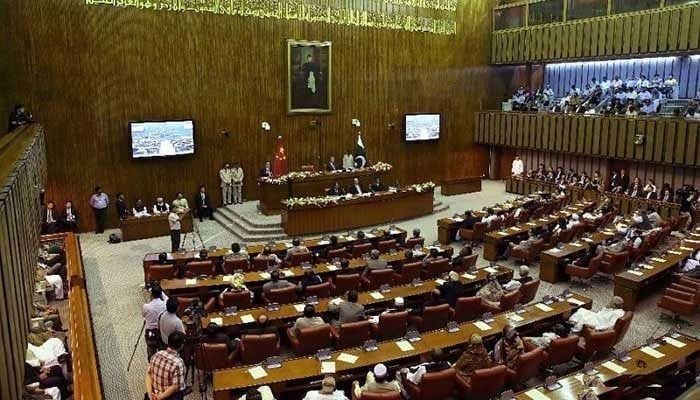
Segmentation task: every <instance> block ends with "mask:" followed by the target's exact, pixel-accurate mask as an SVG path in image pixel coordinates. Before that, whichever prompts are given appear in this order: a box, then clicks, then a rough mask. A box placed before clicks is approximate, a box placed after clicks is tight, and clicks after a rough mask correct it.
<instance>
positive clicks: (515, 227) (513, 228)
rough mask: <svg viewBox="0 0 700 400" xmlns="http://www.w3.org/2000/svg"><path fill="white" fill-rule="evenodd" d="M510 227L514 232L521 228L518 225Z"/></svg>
mask: <svg viewBox="0 0 700 400" xmlns="http://www.w3.org/2000/svg"><path fill="white" fill-rule="evenodd" d="M508 229H509V230H511V231H513V232H517V231H519V230H520V228H518V227H517V226H511V227H510V228H508Z"/></svg>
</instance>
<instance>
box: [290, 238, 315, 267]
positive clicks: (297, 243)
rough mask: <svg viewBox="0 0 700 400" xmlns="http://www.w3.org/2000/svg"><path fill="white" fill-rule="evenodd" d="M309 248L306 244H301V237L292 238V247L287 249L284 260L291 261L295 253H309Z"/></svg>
mask: <svg viewBox="0 0 700 400" xmlns="http://www.w3.org/2000/svg"><path fill="white" fill-rule="evenodd" d="M308 251H309V249H308V248H307V247H306V246H302V245H301V239H299V238H294V239H292V247H290V248H289V249H288V250H287V255H286V256H285V257H284V261H286V262H289V261H291V260H292V255H293V254H298V253H307V252H308Z"/></svg>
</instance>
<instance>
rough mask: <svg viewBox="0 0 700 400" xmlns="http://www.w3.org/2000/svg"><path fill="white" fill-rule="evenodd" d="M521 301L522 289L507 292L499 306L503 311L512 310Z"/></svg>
mask: <svg viewBox="0 0 700 400" xmlns="http://www.w3.org/2000/svg"><path fill="white" fill-rule="evenodd" d="M518 301H520V291H519V290H514V291H512V292H509V293H506V294H504V295H503V296H502V297H501V302H500V304H499V308H500V309H501V311H508V310H512V309H513V307H515V305H516V304H518Z"/></svg>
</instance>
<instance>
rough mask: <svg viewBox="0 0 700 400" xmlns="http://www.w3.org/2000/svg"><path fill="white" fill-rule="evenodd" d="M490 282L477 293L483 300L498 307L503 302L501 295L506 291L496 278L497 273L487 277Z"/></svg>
mask: <svg viewBox="0 0 700 400" xmlns="http://www.w3.org/2000/svg"><path fill="white" fill-rule="evenodd" d="M486 280H487V281H488V283H486V285H484V287H482V288H481V289H479V291H478V292H476V295H477V296H478V297H479V298H481V302H482V303H484V304H487V305H490V306H492V307H498V305H499V304H500V302H501V297H503V294H504V291H503V288H502V287H501V284H500V283H499V282H498V279H496V274H493V273H491V274H489V275H488V277H487V278H486Z"/></svg>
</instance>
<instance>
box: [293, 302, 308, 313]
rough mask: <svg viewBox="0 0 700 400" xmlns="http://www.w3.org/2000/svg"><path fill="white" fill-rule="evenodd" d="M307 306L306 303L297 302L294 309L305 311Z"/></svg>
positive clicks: (299, 311)
mask: <svg viewBox="0 0 700 400" xmlns="http://www.w3.org/2000/svg"><path fill="white" fill-rule="evenodd" d="M305 307H306V304H295V305H294V309H295V310H297V312H298V313H301V312H304V308H305Z"/></svg>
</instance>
